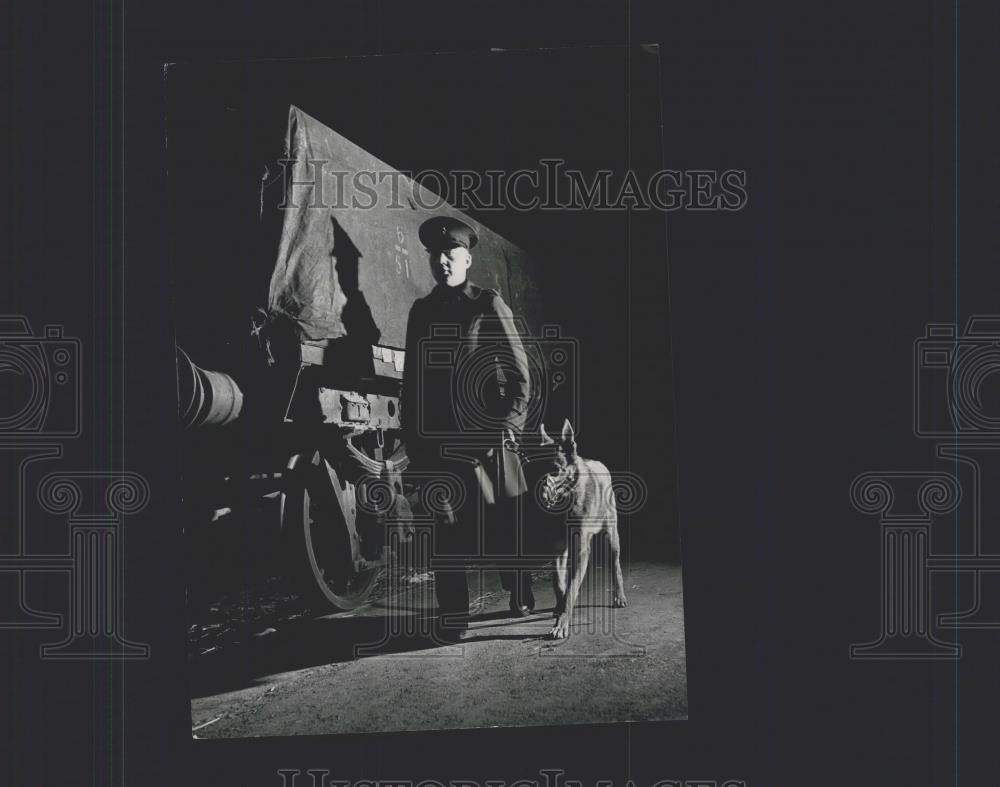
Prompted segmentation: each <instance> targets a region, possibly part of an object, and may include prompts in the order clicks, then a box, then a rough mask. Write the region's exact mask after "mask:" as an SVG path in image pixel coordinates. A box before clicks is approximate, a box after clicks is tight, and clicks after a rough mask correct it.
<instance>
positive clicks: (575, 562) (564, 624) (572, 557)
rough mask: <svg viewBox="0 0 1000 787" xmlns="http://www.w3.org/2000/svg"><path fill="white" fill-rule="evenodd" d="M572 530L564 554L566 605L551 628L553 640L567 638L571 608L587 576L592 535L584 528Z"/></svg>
mask: <svg viewBox="0 0 1000 787" xmlns="http://www.w3.org/2000/svg"><path fill="white" fill-rule="evenodd" d="M574 530H575V532H571V533H569V542H570V543H569V548H568V549H567V551H566V553H565V554H566V555H568V556H569V584H568V587H567V588H566V603H565V608H564V609H563V611H562V612H561V613H560V614H559V616H558V617H557V618H556V624H555V626H553V627H552V637H553V638H554V639H565V638H566V637H568V636H569V624H570V621H571V619H572V617H573V607H574V606H576V599H577V596H579V595H580V586H581V585H582V584H583V578H584V577H585V576H586V574H587V561H588V560H589V559H590V539H591V536H592V535H593V534H592V533H590V532H588V531H587V530H586V529H585V528H579V529H576V528H574Z"/></svg>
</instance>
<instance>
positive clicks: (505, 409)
mask: <svg viewBox="0 0 1000 787" xmlns="http://www.w3.org/2000/svg"><path fill="white" fill-rule="evenodd" d="M432 330H433V331H434V333H432ZM530 395H531V391H530V383H529V371H528V361H527V355H526V353H525V351H524V345H523V344H522V342H521V338H520V335H519V334H518V332H517V328H516V326H515V324H514V319H513V314H512V313H511V310H510V308H509V307H508V306H507V304H506V303H504V301H503V298H501V297H500V294H499V293H498V292H497V291H496V290H491V289H484V288H482V287H477V286H476V285H475V284H472V283H471V282H469V281H466V282H465V284H463V285H460V286H459V287H454V288H452V287H447V286H446V285H438V286H437V287H435V288H434V289H433V290H432V291H431V292H430V293H429V294H428V295H427V296H425V297H423V298H420V299H419V300H417V301H416V302H415V303H414V304H413V307H412V308H411V309H410V316H409V321H408V323H407V330H406V355H405V361H404V368H403V398H402V413H401V418H402V423H403V430H404V435H405V437H406V441H407V446H408V447H409V453H410V455H411V458H412V459H417V458H418V457H419V456H420V455H421V454H424V455H425V456H426V455H428V454H437V450H438V447H439V446H441V445H444V444H447V443H448V442H449V440H448V435H449V434H450V435H453V436H455V437H457V439H458V440H459V441H460V440H461V439H462V438H463V437H468V436H473V435H479V434H482V435H490V436H493V435H495V438H496V447H497V454H498V456H500V457H502V458H504V459H506V461H505V462H501V464H506V465H507V466H508V470H509V469H512V468H510V462H511V460H514V459H516V457H514V456H510V457H503V454H509V453H510V452H508V451H502V452H501V451H500V441H501V434H502V432H503V430H504V429H511V430H513V432H514V434H515V435H517V434H520V432H521V431H522V430H523V428H524V425H525V415H526V411H527V407H528V401H529V397H530ZM455 437H453V438H452V439H455ZM519 469H520V468H519V465H518V466H517V472H519ZM498 470H499V472H500V474H501V475H502V474H503V472H504V470H503V468H502V467H500V468H498Z"/></svg>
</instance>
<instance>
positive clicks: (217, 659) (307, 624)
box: [188, 612, 547, 699]
mask: <svg viewBox="0 0 1000 787" xmlns="http://www.w3.org/2000/svg"><path fill="white" fill-rule="evenodd" d="M538 614H539V613H537V612H536V614H535V615H533V616H530V617H527V618H523V619H518V620H520V621H532V620H533V619H534V618H535V617H537V615H538ZM408 617H409V618H410V620H409V621H408V623H409V625H408V626H406V627H405V628H407V629H410V631H403V632H401V633H396V632H393V631H390V627H391V624H392V621H390V619H389V618H388V617H384V616H364V617H361V616H359V617H342V618H329V617H323V618H310V619H301V620H291V621H286V622H284V623H278V624H276V625H277V626H278V628H276V629H270V628H268V629H265V630H264V631H265V632H269V633H263V632H259V631H258V632H253V630H252V628H251V627H247V630H246V632H245V633H244V634H241V638H240V640H239V641H237V642H233V643H230V644H227V645H223V646H221V647H219V648H217V649H215V650H213V651H212V652H211V653H209V654H206V655H202V656H196V657H191V658H189V662H188V668H189V675H190V691H191V697H192V698H193V699H194V698H199V697H207V696H212V695H215V694H219V693H222V692H226V691H235V690H237V689H242V688H248V687H250V686H253V685H257V684H258V683H261V682H262V679H264V678H266V677H267V676H268V675H274V674H278V673H283V672H289V671H292V670H300V669H307V668H309V667H319V666H323V665H326V664H336V663H343V662H347V661H355V660H357V659H362V658H371V657H373V656H382V655H390V654H394V653H395V654H399V653H417V652H420V651H430V650H433V649H435V648H440V647H445V646H447V645H450V644H454V643H448V642H443V641H440V640H438V639H436V638H435V637H434V635H433V634H431V631H432V628H433V623H434V620H435V618H436V616H435V615H434V614H432V613H430V612H427V613H426V614H423V615H421V614H419V613H418V614H415V615H413V616H408ZM511 619H512V618H511V616H510V614H509V613H489V614H485V615H481V616H477V615H473V616H472V617H471V618H470V621H469V622H470V625H471V626H472V627H473V629H472V630H470V631H469V632H468V633H467V634H466V635H465V636H464V637H463V639H462V641H463V642H476V641H485V640H489V639H528V638H530V637H525V636H524V635H507V634H503V635H501V634H497V635H493V634H483V633H480V632H481V631H482V629H481V628H479V627H478V624H479V623H480V622H484V621H494V620H496V621H500V620H506V621H507V622H508V624H509V622H510V621H511ZM396 625H397V626H398V623H397V624H396ZM499 625H500V624H498V626H497V627H499ZM258 628H259V627H258ZM483 628H492V626H489V627H483ZM546 633H547V632H546Z"/></svg>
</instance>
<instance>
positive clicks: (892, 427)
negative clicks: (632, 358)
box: [0, 2, 1000, 786]
mask: <svg viewBox="0 0 1000 787" xmlns="http://www.w3.org/2000/svg"><path fill="white" fill-rule="evenodd" d="M2 13H3V18H2V23H0V31H2V32H0V35H2V36H3V52H4V70H5V73H4V78H3V80H2V84H3V91H4V92H3V106H4V110H3V112H2V114H0V124H2V126H0V128H2V132H3V134H4V144H3V151H4V153H3V155H4V159H3V172H4V174H5V177H4V179H3V187H2V188H0V195H2V196H0V200H2V202H0V215H3V216H4V226H5V228H6V231H5V233H4V236H3V242H2V247H0V248H2V251H0V254H2V259H3V269H4V289H3V294H2V298H3V301H2V311H3V312H4V313H23V314H26V315H28V316H29V317H30V319H31V320H32V323H33V326H34V328H35V330H36V332H37V331H39V330H40V329H41V327H42V326H43V325H45V324H50V323H61V324H64V325H65V326H66V330H67V333H68V334H69V335H74V336H78V337H80V338H81V340H82V341H83V343H84V347H85V358H84V364H83V366H84V373H85V375H86V382H85V386H84V391H85V402H84V413H85V417H86V420H85V425H86V430H85V433H84V435H83V437H82V438H81V439H80V440H78V441H76V442H75V443H72V444H70V445H69V446H68V447H67V450H66V460H65V461H66V462H67V463H75V465H74V466H79V467H81V468H82V469H102V468H108V469H114V468H123V467H124V468H127V469H129V470H133V471H136V472H140V473H143V474H144V475H146V477H147V478H149V480H150V483H151V487H152V490H153V499H152V501H151V504H150V507H149V508H148V509H147V511H146V512H145V513H144V514H143V515H141V516H138V517H134V518H133V519H132V521H131V522H130V530H129V532H128V545H127V551H128V556H129V573H128V577H127V580H128V582H127V594H128V595H127V597H126V607H127V617H126V633H127V635H128V636H129V637H130V638H133V639H138V640H142V641H145V642H149V643H150V644H151V645H152V653H153V658H152V660H151V661H150V662H148V663H143V664H138V665H136V664H133V665H129V666H128V667H127V669H126V670H125V671H124V672H123V671H122V670H121V668H120V667H118V666H109V665H107V664H91V663H82V664H72V663H62V664H60V663H40V662H39V660H38V650H37V648H38V644H39V643H40V642H43V641H50V640H51V635H49V636H48V637H43V636H42V635H41V634H32V633H23V632H3V633H2V634H0V636H2V638H3V639H2V641H3V647H2V648H0V654H2V655H0V659H2V662H0V675H3V678H2V679H0V687H2V691H3V697H2V701H0V702H2V704H0V708H2V711H0V747H2V748H0V768H2V769H3V770H2V781H3V782H4V783H9V784H43V785H49V784H63V785H64V784H117V783H121V782H122V781H123V780H124V781H126V783H128V784H135V785H153V784H198V783H204V784H241V785H256V784H263V785H271V784H280V778H279V777H278V776H277V773H276V771H277V769H278V768H303V769H305V768H310V767H315V768H324V767H325V768H329V769H331V771H332V772H333V773H334V774H335V775H336V777H337V778H339V779H344V780H352V779H358V778H363V777H367V778H373V779H374V778H412V779H420V778H438V779H447V778H469V779H478V780H480V781H481V782H482V781H485V780H486V779H506V780H513V779H517V778H537V776H538V770H539V769H540V768H543V767H554V768H562V769H565V770H566V771H567V776H568V777H570V778H580V779H583V780H585V783H586V784H589V783H591V782H592V781H596V780H597V779H600V778H607V779H615V780H616V781H618V782H623V781H624V779H625V778H626V777H628V778H632V779H634V780H635V783H636V784H653V783H654V782H655V781H656V780H658V779H668V778H672V779H677V780H681V779H685V778H687V779H697V778H702V779H716V780H718V781H720V782H721V781H723V780H725V779H727V778H735V779H744V780H746V782H747V783H748V784H750V785H803V784H838V785H842V784H859V785H860V784H885V783H890V784H891V783H901V784H902V783H905V784H913V785H917V784H920V785H925V784H926V785H935V786H936V785H953V784H959V783H961V784H963V785H971V784H990V783H994V782H995V780H996V777H997V774H998V772H1000V763H998V762H997V755H996V749H995V745H994V744H995V738H996V736H995V732H996V729H997V700H998V699H1000V686H998V683H997V680H996V672H995V662H996V655H997V641H996V640H997V637H996V633H995V632H994V631H992V630H984V631H972V632H967V633H966V634H964V635H963V636H962V641H963V643H964V644H965V646H966V653H965V656H964V658H963V659H962V661H960V662H957V663H933V662H930V663H928V662H912V663H901V662H884V663H880V662H852V661H850V660H849V658H848V646H849V645H850V644H851V643H854V642H864V641H868V640H871V639H874V638H875V636H876V635H877V630H878V582H879V578H878V564H879V553H878V549H879V540H878V539H879V534H878V526H877V524H876V523H875V522H873V521H871V520H867V519H864V518H862V517H861V516H860V515H858V514H857V513H856V512H854V510H853V509H852V508H851V506H850V503H849V499H848V487H849V484H850V482H851V480H852V479H853V478H854V477H855V476H856V475H857V474H858V473H860V472H863V471H867V470H877V469H925V468H930V467H933V451H932V446H931V445H930V444H929V443H928V441H920V440H917V439H915V438H914V437H913V434H912V418H911V401H912V394H913V387H912V386H913V381H912V347H913V344H912V343H913V341H914V340H915V339H916V338H918V337H919V336H921V335H922V334H923V332H924V325H925V323H927V322H930V321H939V322H946V321H955V320H959V321H961V322H964V320H965V318H966V317H967V316H968V315H970V314H976V313H993V312H995V310H996V306H995V304H996V303H997V301H998V284H1000V277H998V276H997V269H996V259H997V236H996V233H995V229H994V226H995V216H996V212H997V207H998V196H1000V191H998V189H997V186H996V183H997V175H998V162H997V157H996V152H995V150H994V149H993V140H994V139H995V138H996V136H997V134H996V132H997V107H998V106H1000V104H998V102H997V101H996V92H995V88H994V87H993V86H992V85H989V86H987V84H986V80H987V78H988V77H989V75H990V74H993V73H996V72H997V65H998V64H997V62H996V61H997V57H998V55H997V50H996V47H995V41H996V38H997V33H998V32H1000V31H998V27H1000V17H998V13H997V8H996V6H995V5H994V4H975V3H962V4H960V5H959V6H957V7H956V6H955V5H954V4H951V3H913V2H895V3H884V4H879V5H878V6H872V5H871V4H868V3H847V4H845V3H841V4H836V5H832V4H828V5H810V6H805V5H801V4H796V5H791V4H789V5H788V6H781V5H777V4H769V5H767V6H766V7H763V6H760V5H759V4H758V5H754V6H748V5H746V4H736V3H697V4H695V3H690V4H686V3H685V4H682V3H641V4H640V3H631V4H610V3H572V4H570V3H558V4H544V5H540V4H536V3H516V2H515V3H510V2H508V3H503V4H499V3H489V2H484V3H477V4H475V5H470V4H466V3H445V2H441V3H438V2H435V3H433V4H417V3H412V2H366V3H360V2H358V3H322V4H305V5H295V4H281V5H278V6H275V7H272V8H267V9H266V8H264V7H262V6H260V7H258V6H248V5H247V4H245V3H231V2H220V3H214V4H206V3H198V4H187V3H172V4H170V5H166V4H162V5H157V6H153V5H146V6H138V5H129V6H128V7H125V8H123V7H121V6H120V5H106V4H96V5H91V4H79V5H68V4H64V5H62V6H59V7H58V8H53V7H51V6H48V5H39V4H29V3H26V2H15V3H8V4H5V6H4V9H3V12H2ZM626 41H628V42H631V43H633V44H639V43H649V42H656V43H659V44H660V45H661V52H662V55H663V82H662V98H663V107H664V125H663V135H664V150H665V156H666V159H667V164H668V166H671V167H673V168H678V169H682V168H700V167H706V168H716V169H724V168H727V167H736V168H741V169H746V170H747V171H748V173H749V191H750V201H749V205H748V207H747V209H746V210H744V211H742V212H740V213H737V214H718V213H704V214H698V213H690V212H686V213H680V214H671V215H670V216H669V217H668V242H669V263H670V267H669V276H670V289H669V292H670V301H671V302H670V307H671V312H670V320H671V335H672V350H673V355H672V357H673V373H674V374H673V379H674V396H675V399H676V410H677V419H676V433H677V456H678V462H677V492H676V495H677V504H678V506H679V519H680V523H681V536H682V540H683V552H684V562H685V608H686V620H687V653H688V665H689V672H688V674H689V700H690V720H689V721H687V722H675V723H668V724H642V725H631V726H630V725H613V726H606V727H602V726H595V727H574V728H560V727H558V726H553V727H552V728H551V729H529V730H482V731H460V732H450V733H440V734H439V733H419V734H416V733H415V734H404V735H393V736H362V737H357V736H356V737H350V738H343V739H327V738H317V739H298V740H291V739H285V740H263V741H229V742H225V743H219V744H218V745H215V744H213V745H197V746H195V745H193V744H192V741H191V740H190V732H189V712H188V700H187V697H188V692H187V690H186V686H185V683H184V681H185V677H184V668H183V667H184V661H183V655H184V654H183V630H184V619H183V611H182V607H183V593H182V588H181V585H180V582H179V581H178V580H179V577H178V574H177V572H176V566H177V565H178V560H179V552H180V544H179V539H178V532H179V531H178V527H177V523H176V519H175V515H176V512H175V501H176V495H177V488H176V463H175V462H174V461H173V460H172V457H173V456H175V446H174V444H173V439H174V438H173V436H172V434H173V431H172V427H173V417H172V416H173V412H172V411H173V405H174V401H173V379H172V376H173V370H172V368H170V366H169V365H165V364H164V363H163V358H165V357H169V350H170V347H171V343H172V339H173V334H172V318H171V315H172V304H171V303H170V301H169V300H168V298H166V297H165V295H166V293H168V292H169V288H170V266H169V261H168V254H167V252H168V232H167V227H168V225H167V221H166V216H167V210H166V208H167V202H166V188H165V167H164V153H163V150H164V148H163V139H164V132H163V129H164V125H163V118H164V113H165V103H164V90H163V79H162V77H163V72H162V63H163V62H164V61H173V60H181V59H200V58H207V59H218V58H246V57H258V58H259V57H275V58H292V57H295V58H298V57H303V56H310V55H316V56H327V55H329V54H331V52H336V53H344V54H346V53H352V52H354V53H365V52H400V51H425V52H426V51H442V50H449V51H451V50H466V49H477V50H484V49H487V48H489V47H496V46H503V47H535V46H552V45H558V44H583V43H617V44H620V43H623V42H626ZM624 84H625V83H624V81H623V85H624ZM123 107H124V109H123ZM362 144H366V145H367V144H369V143H368V142H363V143H362ZM372 149H373V150H375V146H374V145H372ZM376 152H378V153H379V155H383V157H384V158H385V159H387V160H389V161H393V163H395V161H394V160H393V157H392V156H391V155H390V152H389V151H376ZM123 154H124V155H123ZM123 162H124V163H123ZM123 184H124V185H123ZM496 229H498V230H499V231H501V232H504V231H505V230H504V228H503V227H501V226H497V227H496ZM525 245H527V243H525ZM644 275H655V272H650V271H648V270H647V271H645V272H644ZM567 286H568V287H572V286H574V285H567ZM647 313H648V314H650V315H653V314H655V316H656V317H657V319H660V318H661V316H660V315H659V314H656V313H653V312H647ZM631 316H632V319H633V321H635V320H639V319H640V318H638V317H637V316H636V314H635V312H633V314H632V315H631ZM650 319H652V317H650ZM633 325H637V326H643V325H645V323H643V322H641V321H640V322H638V323H636V322H633ZM632 438H633V442H636V441H641V440H644V439H646V436H645V430H644V427H643V426H642V424H641V422H638V421H637V420H636V419H635V418H633V420H632ZM54 595H55V597H58V596H59V594H58V593H56V594H54ZM63 595H64V592H63ZM39 605H40V606H41V604H39ZM377 690H378V687H373V691H377ZM553 721H554V723H555V722H557V720H553ZM122 730H124V733H122ZM123 777H127V779H124V778H123Z"/></svg>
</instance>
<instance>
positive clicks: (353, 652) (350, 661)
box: [190, 562, 687, 738]
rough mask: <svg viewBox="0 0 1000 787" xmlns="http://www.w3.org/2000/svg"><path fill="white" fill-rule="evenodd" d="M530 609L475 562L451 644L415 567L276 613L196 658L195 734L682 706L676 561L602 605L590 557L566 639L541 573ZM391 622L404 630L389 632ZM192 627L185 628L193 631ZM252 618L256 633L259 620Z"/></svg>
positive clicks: (675, 711)
mask: <svg viewBox="0 0 1000 787" xmlns="http://www.w3.org/2000/svg"><path fill="white" fill-rule="evenodd" d="M534 576H535V580H534V588H535V595H536V599H537V606H536V609H537V611H536V613H535V614H533V615H531V616H529V617H526V618H513V617H512V616H511V614H510V612H509V610H508V608H507V594H506V593H504V591H503V590H502V589H501V588H500V585H499V580H498V578H497V575H496V574H495V573H493V572H482V573H480V572H470V574H469V584H470V590H471V594H472V598H473V619H472V623H471V624H470V630H469V632H468V633H467V635H466V636H465V638H464V639H463V640H462V642H460V643H459V644H457V645H444V644H440V643H437V642H435V641H434V640H433V639H432V638H430V637H429V636H428V635H427V634H426V624H427V621H428V620H429V619H430V618H431V616H432V615H433V607H434V603H433V598H434V595H433V580H432V578H431V577H430V575H413V576H409V577H407V578H405V579H404V580H401V583H402V584H401V585H400V586H398V587H397V586H389V587H386V588H385V589H384V590H383V592H380V593H378V594H377V598H375V599H374V600H373V601H372V602H370V603H369V604H367V605H365V606H363V607H361V608H359V609H357V610H354V611H352V612H349V613H339V614H336V615H327V616H322V617H312V616H309V615H307V614H298V613H291V614H283V615H279V616H278V617H277V618H276V619H275V620H274V621H272V622H271V624H270V625H265V624H266V623H268V621H265V622H264V623H260V622H259V621H258V623H257V625H256V626H255V627H244V631H243V634H242V635H239V636H236V637H229V638H228V639H227V640H225V641H222V640H219V639H218V638H217V639H216V641H217V642H218V643H219V644H208V643H209V642H210V641H211V638H209V637H207V636H206V635H205V634H204V633H203V632H201V631H200V629H199V632H200V633H197V634H196V635H195V636H194V639H197V640H198V641H200V642H201V643H202V645H206V644H208V646H207V647H203V646H202V647H195V648H194V649H193V651H192V657H191V665H190V666H191V670H192V671H191V678H192V681H191V686H192V696H193V699H192V702H191V719H192V734H193V735H194V736H195V737H197V738H223V737H245V736H270V735H299V734H302V735H306V734H308V735H317V734H331V733H347V732H374V731H397V730H423V729H445V728H456V727H494V726H528V725H552V724H559V725H562V724H570V723H587V722H609V721H643V720H654V719H656V720H659V719H677V718H685V717H686V716H687V693H686V670H685V656H684V621H683V604H682V592H681V571H680V568H679V567H678V566H674V565H671V564H667V563H651V562H649V563H642V562H638V563H637V562H632V563H631V565H629V566H628V567H626V585H625V587H626V592H627V595H628V607H626V608H625V609H620V610H616V609H613V608H611V607H610V600H611V590H610V588H611V584H610V577H609V576H608V574H607V572H606V571H602V570H598V569H597V567H595V566H591V570H590V572H589V573H588V577H587V583H586V585H585V587H584V589H583V591H582V593H581V600H580V603H579V605H578V607H577V610H576V614H575V615H574V621H573V628H572V630H571V634H570V637H569V638H568V639H567V640H551V639H548V638H547V635H548V633H549V631H550V629H551V628H552V623H553V618H552V606H553V603H554V595H553V592H552V589H551V581H550V579H549V576H548V575H547V574H546V573H545V572H535V574H534ZM389 621H397V622H398V623H397V628H398V627H400V626H401V628H399V630H396V631H392V632H389V631H388V629H389ZM195 628H197V627H193V629H195ZM254 628H256V629H257V630H253V629H254Z"/></svg>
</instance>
